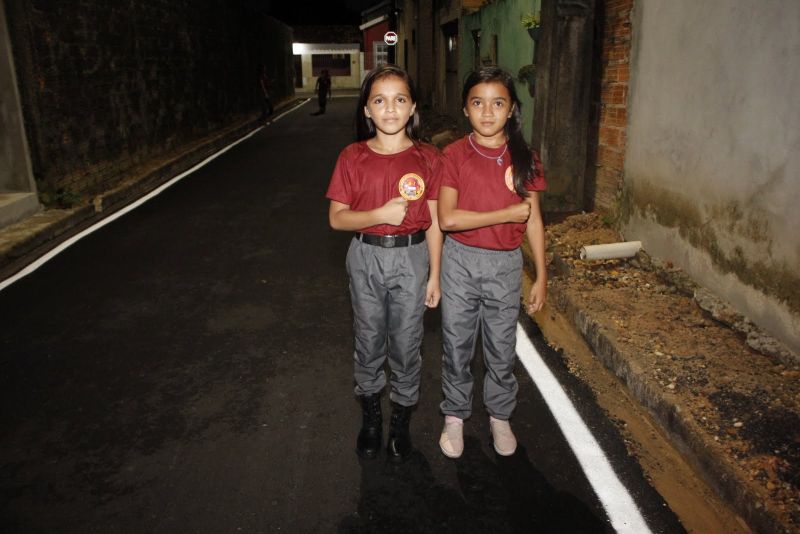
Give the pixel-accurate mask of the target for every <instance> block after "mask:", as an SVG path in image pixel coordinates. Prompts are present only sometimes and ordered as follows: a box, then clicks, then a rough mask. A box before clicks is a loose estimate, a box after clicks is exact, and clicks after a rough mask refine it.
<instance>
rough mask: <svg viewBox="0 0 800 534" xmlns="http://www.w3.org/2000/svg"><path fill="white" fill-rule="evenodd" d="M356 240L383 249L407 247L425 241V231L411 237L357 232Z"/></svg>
mask: <svg viewBox="0 0 800 534" xmlns="http://www.w3.org/2000/svg"><path fill="white" fill-rule="evenodd" d="M356 239H358V240H359V241H361V242H362V243H366V244H368V245H375V246H377V247H383V248H394V247H407V246H409V245H416V244H417V243H422V242H423V241H425V230H420V231H419V232H417V233H416V234H410V235H373V234H362V233H361V232H356Z"/></svg>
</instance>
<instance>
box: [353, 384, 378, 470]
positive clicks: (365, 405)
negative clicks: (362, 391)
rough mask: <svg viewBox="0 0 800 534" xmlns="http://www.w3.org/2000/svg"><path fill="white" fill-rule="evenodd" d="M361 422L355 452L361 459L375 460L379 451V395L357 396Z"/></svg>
mask: <svg viewBox="0 0 800 534" xmlns="http://www.w3.org/2000/svg"><path fill="white" fill-rule="evenodd" d="M358 398H359V399H361V413H362V415H363V422H362V424H361V432H359V433H358V441H357V442H356V452H357V453H358V455H359V456H361V457H362V458H375V457H376V456H378V454H379V453H380V450H381V441H382V438H383V415H382V414H381V396H380V395H359V396H358Z"/></svg>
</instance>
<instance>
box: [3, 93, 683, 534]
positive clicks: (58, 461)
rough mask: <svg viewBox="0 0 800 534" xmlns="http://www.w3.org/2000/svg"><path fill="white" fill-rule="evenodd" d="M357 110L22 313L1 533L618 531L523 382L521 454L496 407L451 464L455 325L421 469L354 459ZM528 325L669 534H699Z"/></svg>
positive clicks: (68, 266) (13, 344) (422, 430)
mask: <svg viewBox="0 0 800 534" xmlns="http://www.w3.org/2000/svg"><path fill="white" fill-rule="evenodd" d="M354 106H355V99H354V98H335V99H333V100H332V101H331V102H330V104H329V106H328V113H327V114H326V115H323V116H311V115H310V113H311V112H313V111H314V110H315V107H316V106H315V105H314V104H313V102H310V103H308V104H306V105H304V106H301V107H300V108H298V109H296V110H295V111H293V112H291V113H289V114H287V115H286V116H284V117H282V118H280V120H278V121H276V122H274V123H273V124H271V125H269V126H267V127H265V128H264V129H263V130H261V131H260V132H258V133H257V134H256V135H254V136H253V137H251V138H250V139H247V140H245V141H244V142H242V143H241V144H239V145H237V146H236V147H234V148H233V149H232V150H230V151H229V152H227V153H225V154H224V155H222V156H220V157H219V158H217V159H215V160H213V161H212V162H210V163H209V164H208V165H206V166H205V167H203V168H201V169H200V170H198V171H196V172H195V173H193V174H192V175H190V176H188V177H187V178H186V179H184V180H183V181H181V182H179V183H178V184H176V185H174V186H172V187H171V188H169V189H167V190H166V191H165V192H164V193H162V194H161V195H159V196H157V197H155V198H154V199H153V200H151V201H149V202H147V203H146V204H144V205H142V206H141V207H139V208H137V209H136V210H134V211H132V212H130V213H129V214H127V215H125V216H123V217H121V218H120V219H118V220H117V221H115V222H113V223H111V224H109V225H107V226H105V227H103V228H101V229H100V230H98V231H97V232H95V233H93V234H91V235H90V236H88V237H86V238H85V239H82V240H81V241H79V242H78V243H77V244H75V245H74V246H72V247H71V248H69V249H67V250H66V251H65V252H63V253H62V254H60V255H59V256H57V257H55V258H54V259H53V260H52V261H50V262H48V263H46V264H45V265H44V266H43V267H41V268H40V269H39V270H37V271H36V272H34V273H33V274H31V275H29V276H27V277H25V278H23V279H21V280H20V281H18V282H16V283H15V284H13V285H11V286H9V287H8V288H6V289H5V290H3V291H2V292H0V317H2V319H1V320H0V392H2V393H1V394H2V408H1V409H0V498H1V501H2V502H1V503H0V531H2V532H81V533H83V532H301V533H305V532H320V533H325V532H342V533H350V532H352V533H362V532H364V533H366V532H376V533H377V532H397V533H407V532H466V533H483V532H611V531H613V529H612V528H611V526H610V523H609V520H608V519H607V517H606V514H605V512H604V509H603V506H602V505H601V504H600V502H599V501H598V499H597V497H596V496H595V494H594V491H593V490H592V489H591V487H590V486H589V484H588V482H587V480H586V477H585V475H584V474H583V473H582V472H581V470H580V468H579V466H578V464H577V462H576V460H575V457H574V456H573V454H572V452H571V451H570V449H569V447H568V446H567V444H566V443H565V441H564V440H563V438H562V437H561V433H560V431H559V430H558V427H557V426H556V424H555V423H554V421H553V419H552V417H551V415H550V413H549V412H548V411H547V408H546V407H545V405H544V402H543V400H542V399H541V397H540V395H539V393H538V391H537V390H536V388H535V387H534V386H533V384H532V382H531V380H530V378H529V377H528V375H527V374H526V371H525V370H524V368H523V367H522V366H521V365H518V368H517V377H518V378H519V380H520V391H519V405H518V408H517V411H516V413H515V417H514V419H513V425H514V429H515V431H516V433H517V437H518V439H519V442H520V447H519V449H518V451H517V453H516V454H515V455H514V456H512V457H509V458H502V457H499V456H497V455H496V454H495V453H494V451H493V449H492V447H491V443H490V440H489V438H488V419H487V415H486V414H485V412H484V411H483V409H482V405H481V399H480V393H481V388H480V387H476V388H475V389H476V398H475V412H474V415H473V417H472V418H471V419H470V420H469V421H468V422H467V424H466V426H465V434H466V449H465V454H464V456H463V457H462V458H461V459H460V460H458V461H454V460H450V459H447V458H445V457H444V456H443V455H442V454H441V452H440V451H439V448H438V436H439V432H440V430H441V422H442V420H441V416H440V414H439V413H438V403H439V401H440V400H441V393H440V358H441V352H440V343H441V339H440V336H439V321H440V317H439V312H438V310H434V311H429V312H428V313H427V315H426V320H425V328H426V337H425V341H424V346H423V358H424V368H423V376H422V390H421V398H420V403H419V405H418V407H417V409H416V411H415V413H414V415H413V417H412V422H411V428H412V433H413V439H414V443H415V446H416V451H415V452H414V454H413V455H412V457H411V458H410V459H409V460H408V461H406V462H405V463H403V464H401V465H393V464H387V463H386V462H385V461H384V460H383V458H381V459H378V460H372V461H369V460H360V459H359V458H358V457H357V456H356V454H355V453H354V446H355V437H356V434H357V432H358V429H359V426H360V411H359V406H358V404H357V402H356V400H355V398H354V397H353V382H352V350H353V344H352V337H351V321H352V315H351V311H350V305H349V298H348V293H347V278H346V274H345V270H344V257H345V252H346V249H347V245H348V241H349V239H350V236H349V235H348V234H346V233H341V232H334V231H332V230H330V229H329V227H328V223H327V206H328V203H327V200H326V199H325V198H324V193H325V189H326V187H327V183H328V179H329V177H330V172H331V170H332V168H333V164H334V162H335V160H336V156H337V155H338V153H339V151H340V150H341V149H342V148H343V147H344V146H345V145H346V144H347V143H349V142H350V140H351V139H352V128H351V124H352V120H351V119H352V112H353V108H354ZM525 326H526V328H527V329H528V330H529V331H530V332H531V333H532V334H533V335H535V336H536V335H538V336H539V337H538V338H536V339H535V340H534V342H535V343H536V344H537V346H538V347H539V349H540V351H542V352H543V354H544V356H545V359H546V361H547V362H548V364H549V365H550V366H551V368H552V370H553V372H554V373H555V374H556V375H557V376H559V377H560V378H561V379H562V380H563V382H564V384H565V388H566V390H567V392H568V394H569V396H570V397H571V398H572V400H573V402H574V403H575V404H576V406H577V407H578V409H579V411H580V412H581V413H582V415H583V416H584V418H585V419H586V420H587V423H588V425H589V427H590V428H591V429H592V430H593V431H594V432H595V433H596V435H597V436H598V439H599V440H600V441H601V442H602V443H603V447H604V449H605V451H606V453H607V455H608V456H609V457H610V459H611V462H612V464H613V465H614V467H615V469H616V470H617V473H618V476H619V477H620V479H621V480H622V481H623V482H624V483H625V484H626V485H627V486H628V488H629V490H630V492H631V493H632V495H633V496H634V497H635V498H636V500H637V503H638V505H639V506H640V508H641V510H642V513H643V515H644V517H645V518H646V519H647V521H648V523H649V525H650V526H651V529H652V530H653V531H654V532H682V528H681V526H680V524H679V522H678V520H677V519H676V518H675V516H674V515H673V514H672V513H671V512H670V511H669V509H668V507H667V506H666V505H665V503H664V502H663V500H662V499H661V498H660V496H659V495H658V494H657V493H656V492H655V491H654V490H653V489H652V488H651V487H650V486H649V485H648V483H647V482H646V480H645V478H644V477H643V475H642V473H641V470H640V468H639V466H638V464H636V462H635V460H632V459H631V458H629V457H628V456H627V453H626V450H625V447H624V444H623V443H622V440H621V439H620V437H619V436H618V435H617V433H616V431H615V430H614V426H613V424H612V423H611V422H610V421H608V420H606V419H605V418H604V417H603V413H602V412H601V410H600V409H598V408H597V407H596V406H595V405H594V404H593V402H592V400H591V395H590V393H589V392H588V390H587V389H586V388H585V387H584V386H583V385H582V384H581V383H579V382H578V381H577V380H576V379H575V378H574V377H573V376H572V375H570V374H569V373H568V372H566V370H565V369H563V367H562V366H561V364H560V360H559V358H558V355H557V354H555V353H553V352H552V351H550V350H549V349H548V348H547V347H546V345H545V344H544V343H543V342H542V340H541V336H540V335H539V334H538V329H537V328H536V326H535V324H533V323H532V322H527V323H526V324H525ZM474 367H475V374H476V380H477V381H478V384H480V381H481V380H482V376H483V372H482V365H481V364H480V355H478V357H476V360H475V365H474ZM384 409H385V411H386V412H388V399H387V398H386V396H385V395H384ZM385 419H388V417H386V418H385Z"/></svg>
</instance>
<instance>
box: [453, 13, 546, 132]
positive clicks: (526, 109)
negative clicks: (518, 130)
mask: <svg viewBox="0 0 800 534" xmlns="http://www.w3.org/2000/svg"><path fill="white" fill-rule="evenodd" d="M540 9H541V0H497V1H495V2H492V3H491V4H488V5H486V6H484V7H483V8H481V10H480V11H478V12H476V13H473V14H471V15H464V16H463V17H462V18H461V28H460V29H459V35H460V37H461V39H460V40H461V43H460V44H461V58H460V62H459V75H460V77H461V79H462V80H463V79H464V78H466V76H467V75H468V74H469V73H470V72H471V71H472V69H473V68H474V60H475V40H474V39H473V37H472V36H473V30H480V32H481V37H480V57H481V59H482V60H484V59H488V58H489V57H491V53H492V48H493V46H494V36H495V35H496V36H497V65H498V66H499V67H500V68H503V69H505V70H507V71H508V72H510V73H511V75H512V76H514V78H515V79H516V77H517V72H519V68H520V67H522V66H523V65H528V64H531V63H533V57H534V56H533V54H534V46H535V44H534V41H533V40H532V39H531V37H530V35H528V31H527V29H526V28H525V27H523V26H522V24H521V23H520V18H521V17H522V15H523V14H525V13H538V12H539V11H540ZM516 89H517V95H518V96H519V98H520V100H521V101H522V127H523V132H524V133H525V139H527V140H528V142H530V140H531V128H532V121H533V106H534V99H533V98H532V97H531V96H530V95H529V94H528V86H527V84H525V83H523V82H519V81H517V82H516Z"/></svg>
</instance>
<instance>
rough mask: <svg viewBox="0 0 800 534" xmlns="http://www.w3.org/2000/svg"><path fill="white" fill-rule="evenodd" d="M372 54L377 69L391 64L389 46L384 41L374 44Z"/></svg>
mask: <svg viewBox="0 0 800 534" xmlns="http://www.w3.org/2000/svg"><path fill="white" fill-rule="evenodd" d="M372 54H373V60H374V62H375V67H377V66H379V65H385V64H387V63H389V45H387V44H386V43H384V42H383V41H373V42H372Z"/></svg>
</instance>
